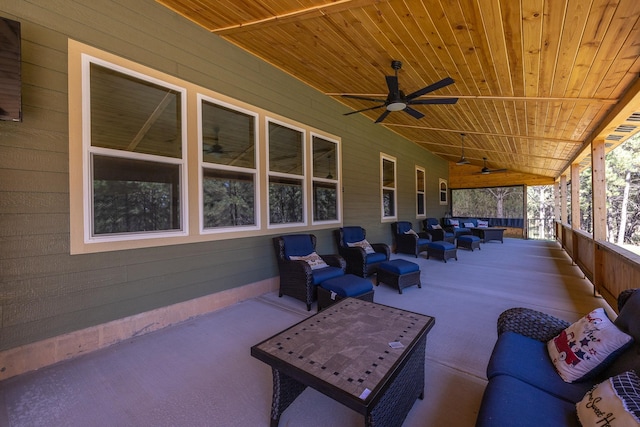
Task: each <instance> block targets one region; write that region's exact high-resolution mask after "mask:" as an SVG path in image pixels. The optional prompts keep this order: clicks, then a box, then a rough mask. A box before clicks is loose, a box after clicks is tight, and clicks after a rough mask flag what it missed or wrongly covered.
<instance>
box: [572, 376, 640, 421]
mask: <svg viewBox="0 0 640 427" xmlns="http://www.w3.org/2000/svg"><path fill="white" fill-rule="evenodd" d="M576 409H577V411H578V419H579V420H580V425H582V427H596V426H598V427H604V426H637V425H640V379H639V378H638V376H637V375H636V373H635V372H633V371H628V372H625V373H623V374H620V375H616V376H615V377H612V378H608V379H606V380H604V381H603V382H601V383H600V384H598V385H596V386H595V387H593V388H592V389H591V390H589V391H588V392H587V394H586V395H585V396H584V398H583V399H582V400H581V401H580V402H578V403H577V404H576ZM614 420H615V421H614Z"/></svg>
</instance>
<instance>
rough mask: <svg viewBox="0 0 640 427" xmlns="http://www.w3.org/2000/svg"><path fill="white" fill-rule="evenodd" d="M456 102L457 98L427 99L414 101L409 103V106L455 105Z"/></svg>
mask: <svg viewBox="0 0 640 427" xmlns="http://www.w3.org/2000/svg"><path fill="white" fill-rule="evenodd" d="M456 102H458V98H427V99H414V100H412V101H409V102H408V104H410V105H427V104H455V103H456Z"/></svg>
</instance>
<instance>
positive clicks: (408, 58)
mask: <svg viewBox="0 0 640 427" xmlns="http://www.w3.org/2000/svg"><path fill="white" fill-rule="evenodd" d="M157 1H158V2H159V3H161V4H163V5H165V6H166V7H168V8H170V9H172V10H174V11H175V12H177V13H178V14H181V15H183V16H184V17H185V18H187V19H189V20H191V21H193V22H195V23H197V24H199V25H201V26H203V27H204V28H206V29H208V30H209V31H211V32H212V33H214V34H217V35H219V36H221V37H223V38H225V39H226V40H228V41H230V42H232V43H234V44H235V45H237V46H239V47H241V48H242V49H245V50H246V51H248V52H250V53H252V54H253V55H256V56H258V57H260V58H262V59H264V60H265V61H267V62H269V63H271V64H273V65H275V66H276V67H278V68H280V69H282V70H284V71H286V72H287V73H290V74H291V75H293V76H295V77H296V78H298V79H300V80H301V81H303V82H305V83H307V84H309V85H310V86H312V87H314V88H316V89H317V90H319V91H321V92H323V93H325V94H326V95H327V96H331V97H333V98H335V99H336V100H338V101H340V102H342V103H343V104H344V106H345V107H344V109H343V110H342V111H337V112H336V114H344V113H348V112H351V111H356V110H360V109H365V108H369V107H373V106H377V105H380V104H379V103H376V102H372V101H364V100H357V99H349V98H344V97H342V96H341V95H344V94H351V95H361V96H365V97H371V98H380V99H381V100H384V99H385V98H386V96H387V93H388V88H387V84H386V82H385V76H388V75H393V74H394V70H393V69H392V68H391V62H392V60H399V61H401V62H402V64H403V66H402V68H401V69H400V70H399V71H398V81H399V85H400V89H401V90H403V91H404V92H405V93H407V94H409V93H411V92H414V91H416V90H418V89H420V88H423V87H425V86H428V85H430V84H432V83H434V82H437V81H440V80H441V79H443V78H445V77H448V76H449V77H451V78H453V80H454V81H455V83H453V84H450V85H448V86H445V87H443V88H441V89H439V90H436V91H433V92H430V93H428V94H426V95H424V96H421V97H419V98H417V99H428V98H441V97H445V98H446V97H456V98H458V102H457V103H456V104H453V105H417V106H413V107H412V108H414V109H415V110H417V111H419V112H420V113H422V114H424V117H423V118H420V119H416V118H414V117H412V116H411V115H410V114H407V113H406V112H404V111H396V112H392V113H390V114H389V115H388V117H386V119H385V120H384V121H383V122H382V123H380V124H378V126H386V127H388V128H389V129H391V130H393V131H394V132H396V133H398V134H400V135H402V136H403V137H405V138H407V139H408V140H411V141H413V142H415V143H416V144H418V145H420V146H422V147H424V148H425V149H427V150H429V151H431V152H433V153H434V154H436V155H438V156H440V157H442V158H444V159H446V160H448V161H450V162H452V165H455V162H457V161H458V160H459V159H460V157H461V136H460V135H461V134H462V133H464V134H466V137H465V139H464V154H465V157H466V158H467V159H468V160H469V161H470V162H471V164H472V165H473V167H471V166H466V167H465V170H468V171H469V173H476V172H478V171H479V170H480V168H481V167H482V166H483V158H484V157H486V158H487V159H488V160H487V165H488V166H489V167H490V168H492V169H497V168H507V169H508V170H509V171H513V172H516V173H519V174H535V175H540V176H544V177H551V178H557V177H558V176H559V175H561V174H562V173H563V172H564V171H565V170H566V168H567V167H568V166H569V165H570V164H571V163H573V162H575V161H581V160H582V158H581V157H580V156H581V154H582V153H583V152H584V150H585V148H587V147H588V146H589V144H590V142H591V140H592V139H596V138H601V139H606V140H607V141H608V142H609V143H608V146H609V147H614V146H616V145H618V144H619V143H621V142H623V141H624V140H626V139H627V138H628V137H629V136H631V135H633V134H634V133H636V131H637V129H636V126H638V124H640V123H639V122H640V115H638V116H639V117H636V114H634V113H635V112H638V111H640V95H639V93H640V89H639V87H640V85H638V84H637V81H638V74H639V73H640V55H639V54H640V19H639V17H640V1H638V0H617V1H616V0H571V1H567V0H440V1H436V0H333V1H330V0H251V1H249V0H157ZM625 96H626V97H625ZM622 102H624V103H625V105H619V104H620V103H622ZM384 111H385V109H384V107H380V108H377V109H373V110H369V111H365V112H362V113H357V114H364V115H366V116H367V117H369V118H370V119H371V120H372V121H375V120H376V119H377V118H378V117H379V116H380V115H381V114H382V113H383V112H384ZM620 111H623V112H624V114H620ZM634 117H635V119H636V120H638V121H637V122H635V123H634V121H635V120H634ZM622 124H626V125H628V126H630V127H625V128H623V129H624V130H625V132H622V133H619V135H617V136H616V137H615V138H611V135H612V134H615V132H616V129H618V128H619V127H620V125H622Z"/></svg>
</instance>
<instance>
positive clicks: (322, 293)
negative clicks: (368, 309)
mask: <svg viewBox="0 0 640 427" xmlns="http://www.w3.org/2000/svg"><path fill="white" fill-rule="evenodd" d="M347 297H351V298H358V299H361V300H363V301H369V302H373V284H372V283H371V280H369V279H364V278H362V277H360V276H356V275H354V274H345V275H344V276H338V277H334V278H333V279H329V280H325V281H324V282H322V283H320V285H319V286H318V311H320V310H322V309H323V308H327V307H329V306H330V305H331V304H333V303H336V302H338V301H340V300H341V299H343V298H347Z"/></svg>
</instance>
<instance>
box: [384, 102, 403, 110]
mask: <svg viewBox="0 0 640 427" xmlns="http://www.w3.org/2000/svg"><path fill="white" fill-rule="evenodd" d="M405 108H407V104H405V103H404V102H400V101H396V102H392V103H390V104H388V105H387V110H388V111H402V110H404V109H405Z"/></svg>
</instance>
